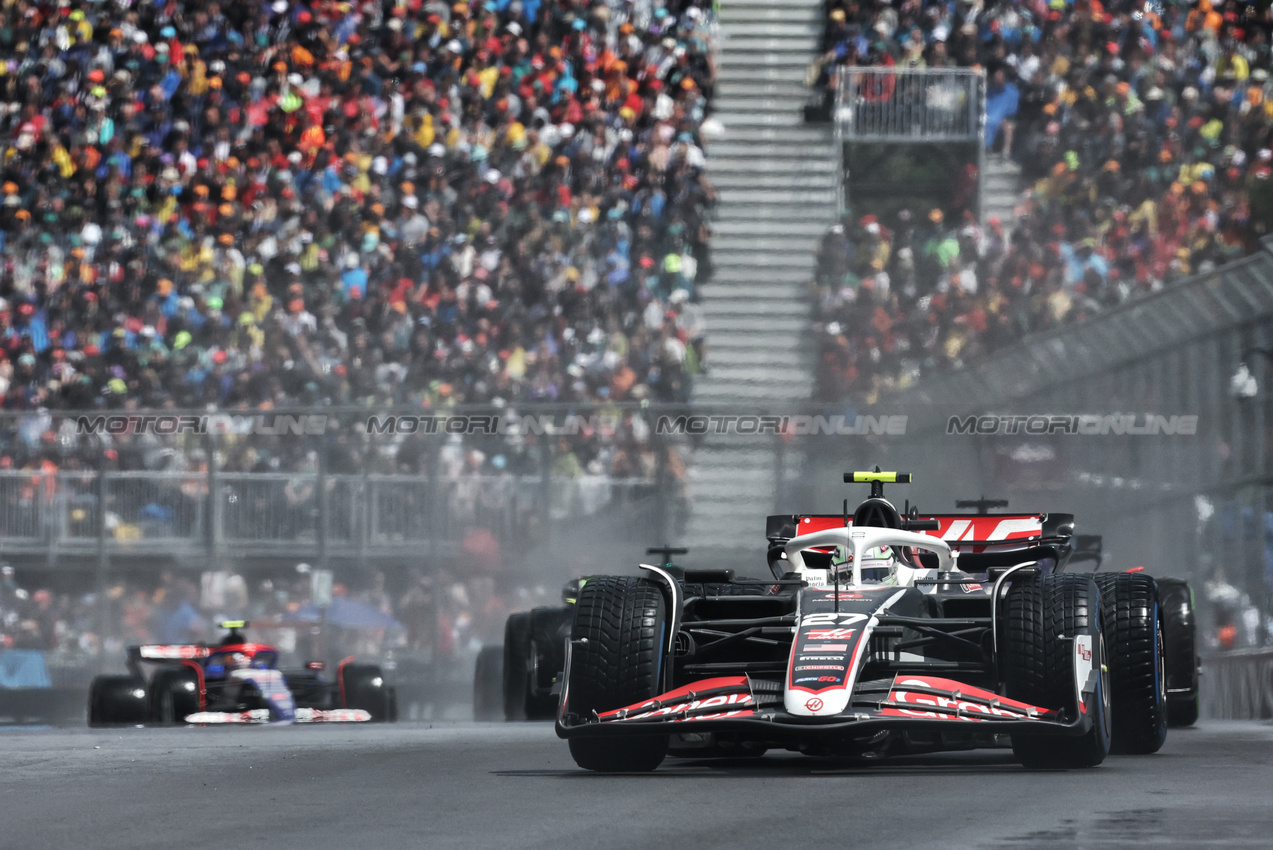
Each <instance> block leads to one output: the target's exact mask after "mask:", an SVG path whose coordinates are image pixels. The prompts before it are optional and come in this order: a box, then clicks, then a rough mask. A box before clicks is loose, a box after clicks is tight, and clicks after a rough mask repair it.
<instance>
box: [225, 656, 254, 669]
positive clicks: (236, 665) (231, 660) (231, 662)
mask: <svg viewBox="0 0 1273 850" xmlns="http://www.w3.org/2000/svg"><path fill="white" fill-rule="evenodd" d="M251 663H252V659H250V658H248V656H247V653H246V652H230V653H227V654H226V656H225V669H226V671H227V672H229V671H231V670H246V669H247V668H248V667H249V666H250V665H251Z"/></svg>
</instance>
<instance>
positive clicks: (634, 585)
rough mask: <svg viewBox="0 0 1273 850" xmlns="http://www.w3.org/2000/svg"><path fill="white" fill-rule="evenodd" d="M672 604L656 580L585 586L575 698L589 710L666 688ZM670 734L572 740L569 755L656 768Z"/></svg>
mask: <svg viewBox="0 0 1273 850" xmlns="http://www.w3.org/2000/svg"><path fill="white" fill-rule="evenodd" d="M667 627H668V616H667V603H666V601H665V600H664V598H663V591H662V590H661V589H660V587H659V586H658V585H657V584H655V583H654V582H652V581H650V580H648V579H644V578H636V577H631V576H600V577H596V578H591V579H589V580H588V583H587V584H585V585H584V588H583V590H582V591H581V592H580V594H579V599H578V602H577V603H576V605H575V618H574V622H573V624H572V627H571V632H570V637H571V641H572V642H573V643H574V647H575V649H574V652H573V654H572V657H571V667H570V681H569V683H568V688H569V691H568V693H569V695H570V696H569V704H568V710H569V711H570V712H571V713H573V714H578V715H584V716H588V715H590V714H591V713H592V712H594V711H596V712H598V713H600V712H604V711H609V710H611V709H615V708H622V707H624V706H627V705H631V704H632V703H637V702H641V701H643V700H647V699H651V698H653V697H655V696H658V694H659V693H661V692H662V689H663V676H664V666H663V665H664V661H665V657H664V656H665V653H664V647H665V643H666V641H667ZM667 750H668V737H667V736H666V735H634V736H605V737H600V736H599V737H588V736H576V737H572V738H571V739H570V755H571V756H572V757H573V758H574V760H575V763H576V764H577V765H579V766H580V767H582V768H584V769H585V770H595V771H601V772H628V771H633V772H635V771H650V770H654V769H655V768H656V767H658V766H659V765H660V764H662V763H663V759H664V758H665V757H666V756H667Z"/></svg>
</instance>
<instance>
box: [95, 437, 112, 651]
mask: <svg viewBox="0 0 1273 850" xmlns="http://www.w3.org/2000/svg"><path fill="white" fill-rule="evenodd" d="M96 484H97V571H96V580H97V670H98V672H101V671H102V670H104V669H105V668H106V630H107V628H108V627H109V624H110V599H109V598H108V596H107V592H106V590H107V588H106V584H107V573H108V571H109V570H110V555H109V554H108V553H107V551H106V455H105V453H104V452H99V454H98V461H97V481H96Z"/></svg>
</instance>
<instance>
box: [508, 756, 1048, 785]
mask: <svg viewBox="0 0 1273 850" xmlns="http://www.w3.org/2000/svg"><path fill="white" fill-rule="evenodd" d="M1023 769H1024V768H1022V767H1021V764H1020V763H1019V762H1018V761H1017V760H1016V759H1015V758H1014V757H1013V755H1012V753H1011V752H1004V753H998V752H993V753H987V752H986V751H984V750H983V751H980V752H977V753H975V754H972V753H941V754H933V755H924V756H896V757H892V758H882V759H862V758H814V757H810V756H801V755H789V754H773V755H767V756H761V757H759V758H739V759H668V760H667V761H666V762H664V763H663V766H662V767H659V768H658V769H657V770H654V771H651V772H649V773H609V774H599V773H594V772H592V771H587V770H583V769H580V768H574V769H565V770H496V771H492V773H493V774H494V775H496V776H506V777H543V776H557V777H561V778H565V779H570V778H578V777H601V776H624V777H633V776H646V777H650V778H663V779H675V778H677V777H694V778H701V777H702V776H703V775H704V774H713V775H718V776H736V777H748V776H756V777H774V776H881V775H883V776H950V775H955V776H976V775H995V774H1002V773H1003V772H1004V771H1019V770H1023Z"/></svg>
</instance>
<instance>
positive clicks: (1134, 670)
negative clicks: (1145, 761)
mask: <svg viewBox="0 0 1273 850" xmlns="http://www.w3.org/2000/svg"><path fill="white" fill-rule="evenodd" d="M1093 578H1095V580H1096V586H1097V587H1099V588H1100V591H1101V619H1102V620H1103V621H1104V631H1105V648H1106V649H1107V650H1109V661H1108V664H1109V679H1110V698H1109V701H1110V710H1111V712H1112V713H1113V718H1112V719H1113V723H1114V737H1113V741H1112V744H1111V750H1110V751H1111V752H1115V753H1128V754H1131V755H1148V754H1149V753H1156V752H1158V750H1160V749H1161V748H1162V745H1163V742H1164V741H1166V740H1167V684H1166V683H1167V679H1166V675H1165V673H1164V670H1163V630H1162V616H1161V611H1160V609H1159V606H1158V585H1157V584H1156V583H1155V582H1154V580H1153V578H1151V577H1150V576H1148V575H1145V574H1144V573H1101V574H1099V575H1096V576H1094V577H1093Z"/></svg>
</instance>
